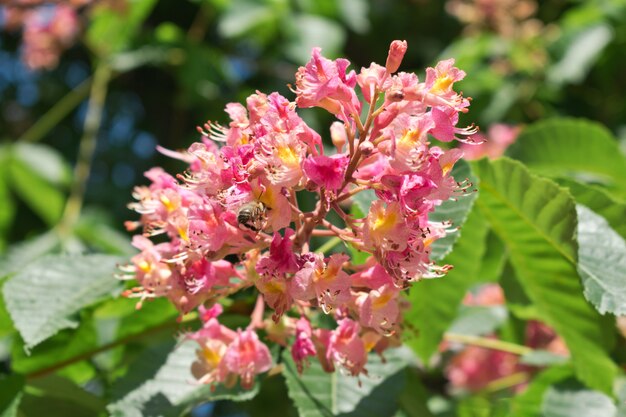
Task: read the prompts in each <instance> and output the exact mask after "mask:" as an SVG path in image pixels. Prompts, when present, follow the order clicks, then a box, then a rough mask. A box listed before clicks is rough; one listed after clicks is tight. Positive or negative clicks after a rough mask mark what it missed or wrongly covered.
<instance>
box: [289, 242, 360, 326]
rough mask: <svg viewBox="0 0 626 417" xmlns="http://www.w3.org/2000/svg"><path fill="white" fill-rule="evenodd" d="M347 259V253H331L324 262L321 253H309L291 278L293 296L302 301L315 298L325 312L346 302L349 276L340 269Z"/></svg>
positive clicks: (348, 294) (348, 298) (348, 292)
mask: <svg viewBox="0 0 626 417" xmlns="http://www.w3.org/2000/svg"><path fill="white" fill-rule="evenodd" d="M348 259H349V258H348V256H347V255H344V254H333V255H331V256H330V258H328V262H325V261H324V258H323V255H321V254H317V253H316V254H311V256H310V259H309V260H308V261H306V262H305V263H304V265H303V266H302V268H301V269H300V270H299V271H298V272H296V274H295V276H294V278H293V283H294V288H293V295H294V297H295V298H297V299H299V300H302V301H308V300H311V299H313V298H315V299H317V303H318V304H319V305H320V307H322V310H323V311H324V312H325V313H326V314H328V313H330V312H331V311H332V310H333V309H335V308H337V307H339V306H341V305H342V304H344V303H346V302H348V301H349V300H350V276H349V275H348V274H347V273H346V272H345V271H344V270H343V269H342V265H343V263H344V262H346V261H347V260H348Z"/></svg>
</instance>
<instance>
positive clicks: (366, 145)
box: [359, 141, 374, 156]
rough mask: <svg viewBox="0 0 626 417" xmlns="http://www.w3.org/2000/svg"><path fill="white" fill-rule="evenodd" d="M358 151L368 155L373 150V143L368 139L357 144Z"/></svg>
mask: <svg viewBox="0 0 626 417" xmlns="http://www.w3.org/2000/svg"><path fill="white" fill-rule="evenodd" d="M359 151H361V154H363V156H370V155H371V154H372V152H373V151H374V144H373V143H372V142H370V141H365V142H363V143H361V144H360V145H359Z"/></svg>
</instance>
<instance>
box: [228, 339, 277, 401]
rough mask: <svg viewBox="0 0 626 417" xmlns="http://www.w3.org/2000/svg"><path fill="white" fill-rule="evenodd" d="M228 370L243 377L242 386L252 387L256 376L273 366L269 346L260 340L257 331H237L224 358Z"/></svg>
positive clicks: (245, 387)
mask: <svg viewBox="0 0 626 417" xmlns="http://www.w3.org/2000/svg"><path fill="white" fill-rule="evenodd" d="M223 362H224V368H225V370H226V371H227V372H229V373H231V374H234V375H237V376H239V377H240V378H241V387H242V388H244V389H250V388H252V386H253V385H254V377H255V376H256V375H258V374H260V373H262V372H266V371H268V370H269V369H270V368H271V367H272V357H271V355H270V351H269V349H268V348H267V346H266V345H265V344H264V343H262V342H261V341H260V340H259V336H257V334H256V332H254V331H252V330H249V329H247V330H244V331H241V330H239V332H238V333H237V337H236V338H235V340H234V341H233V342H232V343H231V344H230V345H229V346H228V349H227V350H226V353H225V354H224V358H223Z"/></svg>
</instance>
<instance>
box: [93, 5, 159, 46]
mask: <svg viewBox="0 0 626 417" xmlns="http://www.w3.org/2000/svg"><path fill="white" fill-rule="evenodd" d="M155 4H156V0H130V1H128V2H127V6H126V7H125V8H124V10H122V11H120V10H113V8H111V7H98V8H95V9H94V10H93V13H92V16H91V22H90V24H89V30H88V31H87V43H88V44H89V45H90V46H91V47H92V48H93V49H94V50H95V51H96V52H97V53H98V54H99V55H100V56H109V55H112V54H113V53H115V52H120V51H122V50H124V49H126V48H127V47H128V46H129V44H130V43H131V42H132V40H133V36H134V35H135V33H136V32H137V31H138V29H139V28H140V26H141V24H142V23H143V21H144V20H145V19H146V18H147V17H148V14H149V13H150V12H151V11H152V8H153V7H154V5H155Z"/></svg>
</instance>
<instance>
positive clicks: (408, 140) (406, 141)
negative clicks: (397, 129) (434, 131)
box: [399, 129, 422, 148]
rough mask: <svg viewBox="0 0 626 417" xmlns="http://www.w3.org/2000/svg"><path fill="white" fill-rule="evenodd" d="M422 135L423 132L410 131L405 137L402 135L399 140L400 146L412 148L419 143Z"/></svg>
mask: <svg viewBox="0 0 626 417" xmlns="http://www.w3.org/2000/svg"><path fill="white" fill-rule="evenodd" d="M421 135H422V132H421V131H420V130H419V129H413V130H409V131H407V132H406V133H405V134H404V135H402V137H401V138H400V140H399V144H400V145H405V146H408V147H411V148H412V147H414V146H415V145H416V144H417V143H418V142H419V140H420V136H421Z"/></svg>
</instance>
